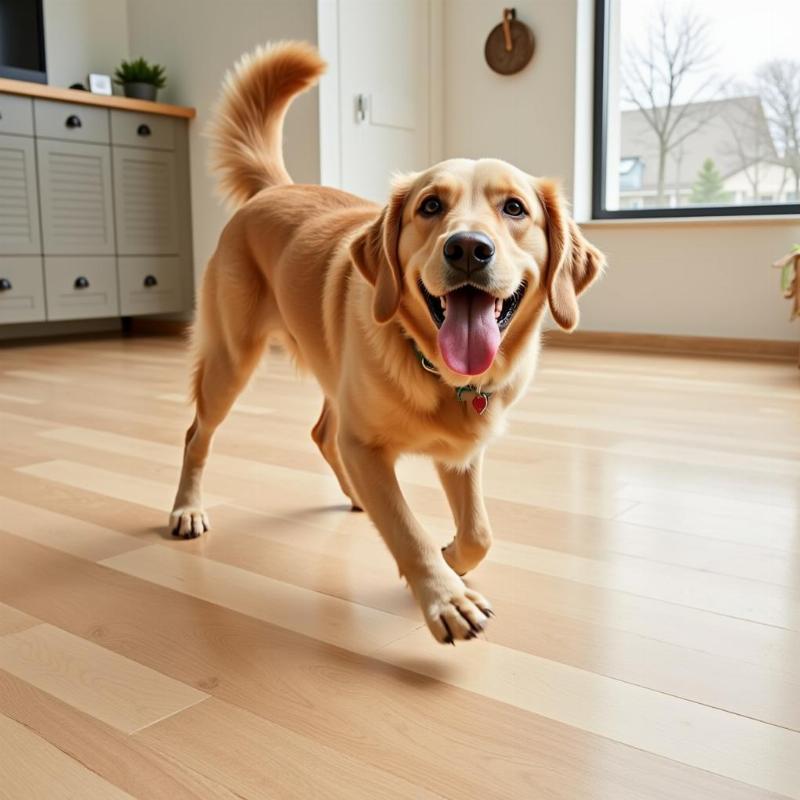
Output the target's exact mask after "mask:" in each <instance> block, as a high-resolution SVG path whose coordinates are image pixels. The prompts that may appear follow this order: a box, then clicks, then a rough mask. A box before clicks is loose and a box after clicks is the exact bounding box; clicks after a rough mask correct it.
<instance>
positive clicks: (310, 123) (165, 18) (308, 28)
mask: <svg viewBox="0 0 800 800" xmlns="http://www.w3.org/2000/svg"><path fill="white" fill-rule="evenodd" d="M56 1H57V0H56ZM127 8H128V31H129V44H130V48H129V49H130V54H131V56H133V57H136V56H139V55H142V56H144V57H145V58H146V59H148V60H151V61H157V62H159V63H161V64H164V66H165V67H166V72H167V80H168V85H167V87H166V89H165V90H164V91H163V93H162V94H161V95H160V96H159V97H160V99H163V100H165V101H166V102H174V103H178V104H180V105H189V106H194V107H195V108H196V109H197V118H196V119H195V120H193V121H192V123H191V126H190V131H191V135H190V147H191V180H192V223H193V228H194V260H195V276H199V275H200V273H201V272H202V270H203V269H204V267H205V264H206V262H207V260H208V258H209V256H210V255H211V254H212V253H213V251H214V247H215V246H216V241H217V238H218V236H219V233H220V230H221V229H222V227H223V226H224V224H225V222H226V221H227V220H228V219H229V217H230V213H229V212H228V211H226V210H225V209H224V208H223V205H222V202H221V201H220V200H219V199H218V198H217V196H216V193H215V190H216V184H215V181H214V180H213V179H212V178H211V177H210V176H209V173H208V143H207V141H206V139H205V137H204V136H203V135H202V132H203V129H204V128H205V126H206V125H207V123H208V121H209V117H210V113H211V109H212V107H213V105H214V103H215V101H216V99H217V95H218V92H219V87H220V84H221V82H222V78H223V76H224V74H225V72H226V70H228V69H229V68H230V67H231V66H232V65H233V63H234V62H235V61H236V60H237V59H238V58H239V56H240V55H241V54H242V53H244V52H246V51H248V50H252V49H253V48H254V47H255V46H256V45H258V44H263V43H264V42H267V41H269V40H276V39H289V38H296V39H305V40H307V41H311V42H316V40H317V14H316V0H128V6H127ZM317 105H318V102H317V97H316V92H310V93H308V94H306V95H303V96H302V97H300V98H298V100H297V101H296V102H295V103H294V105H293V106H292V108H291V109H290V111H289V114H288V116H287V120H286V131H285V138H284V148H285V157H286V164H287V167H288V169H289V173H290V174H291V175H292V177H293V178H294V179H295V180H296V181H298V182H310V183H318V182H319V159H320V156H319V150H320V148H319V115H318V108H317Z"/></svg>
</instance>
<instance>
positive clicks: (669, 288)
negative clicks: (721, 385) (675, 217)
mask: <svg viewBox="0 0 800 800" xmlns="http://www.w3.org/2000/svg"><path fill="white" fill-rule="evenodd" d="M504 5H507V4H506V3H504V2H502V0H445V20H444V31H445V38H444V56H445V99H444V104H445V114H444V117H445V132H444V152H445V156H446V157H451V156H459V155H463V156H473V157H476V156H498V157H500V158H505V159H507V160H509V161H512V162H514V163H515V164H517V165H518V166H520V167H522V168H523V169H526V170H528V171H530V172H533V173H534V174H539V175H552V176H559V177H561V178H562V180H563V183H564V186H565V188H566V189H567V191H568V193H569V194H571V195H573V196H574V195H575V194H576V193H577V194H578V197H577V198H575V199H576V200H577V201H578V202H577V203H576V205H577V206H578V207H579V208H581V209H583V208H585V202H584V199H585V197H586V195H587V194H588V190H589V187H590V182H591V176H590V174H589V171H590V163H589V160H588V159H587V157H586V156H587V153H586V145H587V141H588V139H587V132H588V131H587V126H588V125H589V124H590V119H591V117H590V115H589V114H588V110H589V107H590V104H591V93H590V87H591V80H590V78H591V75H590V74H588V73H587V72H586V70H587V69H590V68H591V59H590V58H587V55H589V51H590V50H591V33H592V31H591V25H585V24H582V28H581V33H582V38H581V40H580V41H579V40H578V37H577V35H576V31H577V30H578V23H579V22H581V23H585V21H586V19H587V14H589V15H590V14H591V6H592V5H593V0H520V1H519V2H517V3H515V6H516V8H517V13H518V16H519V18H520V19H522V20H523V21H525V22H527V23H528V24H530V25H531V27H532V28H533V30H534V33H535V35H536V40H537V52H536V55H535V57H534V60H533V62H532V63H531V64H530V65H529V66H528V67H527V68H526V69H525V71H524V72H522V73H520V74H519V75H516V76H512V77H508V78H504V77H501V76H499V75H495V74H494V73H493V72H491V70H489V68H488V67H487V66H486V64H485V62H484V60H483V43H484V41H485V38H486V36H487V35H488V33H489V31H490V30H491V28H492V26H493V25H495V24H497V22H499V20H500V18H501V14H502V9H503V6H504ZM576 85H577V86H579V87H580V89H579V91H578V94H577V95H576ZM576 119H577V120H579V121H580V122H579V124H578V125H577V126H576V122H575V121H576ZM576 164H577V165H578V167H577V169H576V166H575V165H576ZM586 233H587V235H588V236H589V237H590V238H591V239H592V240H593V241H594V242H595V243H596V244H598V245H599V246H600V247H601V248H603V249H604V250H605V252H606V253H607V254H608V257H609V270H608V273H607V274H606V276H605V278H604V279H603V281H602V282H601V283H600V284H598V285H596V286H594V287H593V288H592V289H591V290H590V292H589V294H587V295H586V296H585V299H584V300H583V302H582V306H583V318H582V322H581V327H582V329H584V330H598V331H626V332H640V333H657V334H676V335H695V336H723V337H744V338H756V339H759V338H760V339H786V340H797V339H798V338H799V337H800V325H798V324H797V323H795V324H794V325H791V324H790V323H789V322H788V317H789V307H788V303H787V302H786V301H785V300H783V299H782V298H781V296H780V291H779V286H778V274H777V270H773V269H770V267H769V265H770V263H771V262H772V261H774V260H775V259H776V258H778V257H779V256H781V255H783V254H784V253H785V252H787V251H788V249H789V247H790V245H791V244H792V242H800V220H798V219H797V218H795V219H794V220H792V221H791V222H789V223H787V222H786V221H779V222H772V223H770V222H757V223H753V222H748V221H739V222H726V223H711V222H707V223H706V222H703V223H699V224H698V223H696V222H691V223H674V222H665V223H663V224H649V225H630V224H629V225H624V226H618V225H613V224H590V225H587V226H586Z"/></svg>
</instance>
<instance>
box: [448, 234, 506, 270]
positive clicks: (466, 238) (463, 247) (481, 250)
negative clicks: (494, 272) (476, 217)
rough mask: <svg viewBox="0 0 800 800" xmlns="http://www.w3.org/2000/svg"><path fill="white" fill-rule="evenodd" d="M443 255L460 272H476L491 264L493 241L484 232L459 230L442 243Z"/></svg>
mask: <svg viewBox="0 0 800 800" xmlns="http://www.w3.org/2000/svg"><path fill="white" fill-rule="evenodd" d="M444 257H445V260H446V261H447V263H448V264H449V265H450V266H451V267H454V268H455V269H457V270H459V271H460V272H466V273H467V274H469V273H470V272H477V271H478V270H479V269H483V268H484V267H487V266H488V265H489V264H491V262H492V259H493V258H494V242H493V241H492V240H491V239H490V238H489V237H488V236H487V235H486V234H485V233H479V232H478V231H460V232H459V233H454V234H453V235H452V236H451V237H450V238H449V239H448V240H447V241H446V242H445V243H444Z"/></svg>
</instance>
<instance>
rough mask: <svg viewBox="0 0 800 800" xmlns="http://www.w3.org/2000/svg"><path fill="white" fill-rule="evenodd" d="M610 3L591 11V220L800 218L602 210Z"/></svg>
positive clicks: (765, 207) (768, 209) (746, 212)
mask: <svg viewBox="0 0 800 800" xmlns="http://www.w3.org/2000/svg"><path fill="white" fill-rule="evenodd" d="M610 3H611V0H595V9H594V114H593V117H594V119H593V123H592V124H593V127H594V131H593V137H592V138H593V140H592V219H668V218H670V217H750V216H765V215H767V216H787V215H800V202H798V203H772V204H767V203H761V204H758V205H725V206H681V207H678V208H626V209H617V210H610V209H607V208H605V196H606V159H607V155H608V150H607V143H608V142H607V122H608V102H607V100H608V68H607V67H608V59H607V51H608V38H609V15H610Z"/></svg>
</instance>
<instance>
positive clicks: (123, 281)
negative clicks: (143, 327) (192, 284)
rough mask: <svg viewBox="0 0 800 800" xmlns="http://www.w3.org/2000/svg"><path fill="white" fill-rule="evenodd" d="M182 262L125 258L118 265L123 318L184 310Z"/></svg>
mask: <svg viewBox="0 0 800 800" xmlns="http://www.w3.org/2000/svg"><path fill="white" fill-rule="evenodd" d="M180 270H181V260H180V258H178V257H177V256H167V257H164V256H160V257H159V256H126V257H123V258H120V259H119V260H118V262H117V272H118V277H119V311H120V314H122V315H123V316H134V315H136V314H163V313H164V312H167V311H180V310H181V309H182V308H183V293H182V291H181V275H180Z"/></svg>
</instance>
